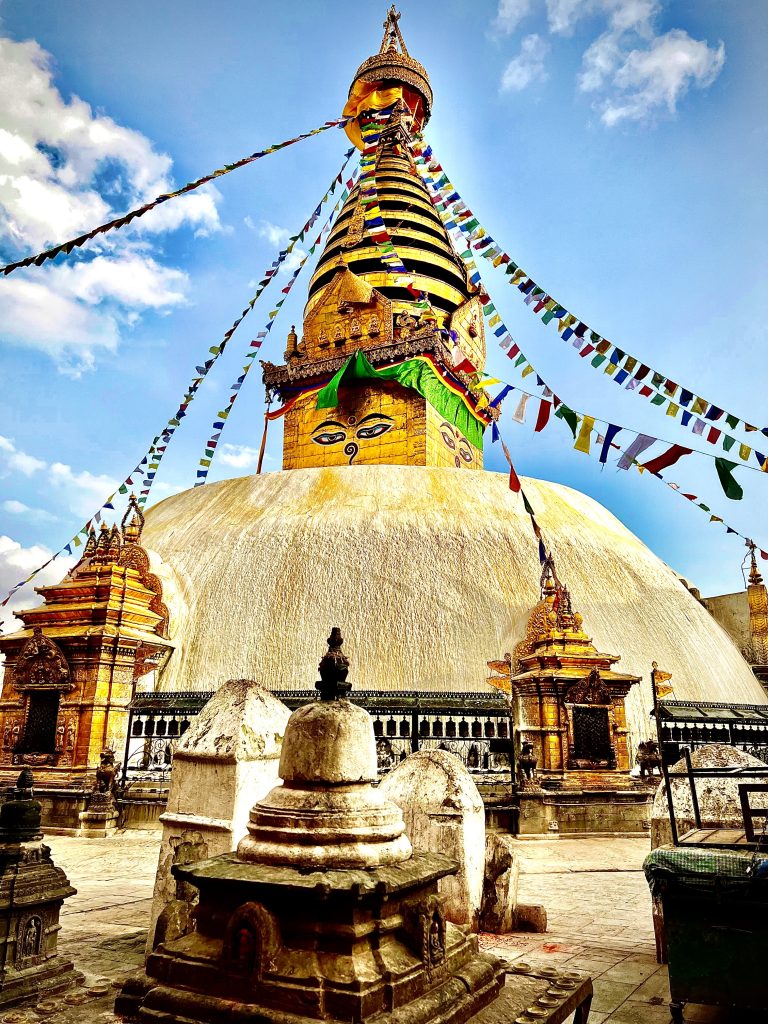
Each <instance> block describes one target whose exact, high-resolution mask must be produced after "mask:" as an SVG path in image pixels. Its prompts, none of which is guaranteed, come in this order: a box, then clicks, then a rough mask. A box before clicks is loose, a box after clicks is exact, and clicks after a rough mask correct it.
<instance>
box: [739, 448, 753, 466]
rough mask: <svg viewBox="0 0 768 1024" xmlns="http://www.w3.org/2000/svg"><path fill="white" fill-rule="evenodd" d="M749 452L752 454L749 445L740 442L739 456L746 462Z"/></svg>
mask: <svg viewBox="0 0 768 1024" xmlns="http://www.w3.org/2000/svg"><path fill="white" fill-rule="evenodd" d="M751 454H752V449H751V448H750V447H749V445H748V444H740V445H739V458H740V459H743V460H744V461H745V462H746V461H747V459H748V458H749V456H750V455H751Z"/></svg>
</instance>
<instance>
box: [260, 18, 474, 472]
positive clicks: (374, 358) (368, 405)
mask: <svg viewBox="0 0 768 1024" xmlns="http://www.w3.org/2000/svg"><path fill="white" fill-rule="evenodd" d="M398 18H399V14H397V13H396V12H395V10H394V8H392V10H390V12H389V15H388V16H387V20H386V21H385V23H384V38H383V39H382V43H381V47H380V50H379V52H378V53H377V54H375V55H374V56H372V57H369V58H368V59H367V60H366V61H364V62H363V64H361V66H360V68H359V69H358V71H357V74H356V75H355V78H354V80H353V82H352V85H351V87H350V90H349V100H348V102H347V105H346V107H345V109H344V113H345V115H346V116H348V117H349V118H350V121H349V122H348V124H347V128H346V130H347V133H348V135H349V137H350V139H352V141H353V142H354V143H355V145H356V146H357V147H358V148H359V149H360V150H361V151H362V152H363V161H364V163H363V166H364V168H365V170H364V171H363V173H362V174H361V179H360V181H359V182H358V184H357V185H356V186H355V187H354V189H353V190H352V191H351V192H350V195H349V197H348V199H347V201H346V202H345V204H344V205H343V207H342V209H341V212H340V214H339V217H338V220H337V221H336V223H335V225H334V227H333V229H332V230H331V232H330V235H329V236H328V240H327V243H326V245H325V249H324V250H323V253H322V255H321V257H320V260H319V263H318V265H317V269H316V270H315V273H314V275H313V277H312V280H311V282H310V286H309V297H308V301H307V304H306V307H305V310H304V323H303V329H302V333H301V337H299V335H298V334H297V332H296V330H295V329H294V328H292V329H291V332H290V334H289V335H288V342H287V346H286V352H285V363H284V364H283V365H282V366H275V365H273V364H271V363H264V364H263V366H264V382H265V385H266V387H267V392H268V395H269V396H270V397H276V398H278V399H279V400H280V401H281V403H282V410H281V412H282V414H283V416H284V427H285V429H284V442H283V468H284V469H302V468H313V467H321V466H342V465H347V464H350V465H352V464H356V465H357V464H366V465H371V464H399V465H414V466H451V467H456V468H467V469H482V465H483V454H482V436H483V430H484V428H485V426H486V425H487V423H488V420H489V415H488V412H487V407H488V402H487V398H486V397H485V394H484V392H483V390H482V388H480V387H479V385H480V378H481V371H482V367H483V365H484V362H485V340H484V335H483V317H482V304H481V301H480V298H479V294H478V289H477V288H476V287H475V286H474V285H473V284H471V282H470V281H469V279H468V276H467V273H466V270H465V268H464V265H463V263H462V261H461V259H460V258H459V257H458V255H457V254H456V252H455V251H454V249H453V247H452V245H451V242H450V240H449V238H448V235H447V233H446V230H445V228H444V227H443V225H442V223H441V221H440V218H439V216H438V215H437V213H436V211H435V210H434V208H433V206H432V202H431V200H430V197H429V194H428V192H427V189H426V186H425V185H424V184H423V182H422V181H421V179H420V177H419V176H418V174H417V173H416V169H415V167H414V165H413V161H412V158H411V152H410V143H411V140H412V138H413V136H414V135H415V134H416V133H417V132H419V131H420V130H421V128H422V127H423V126H424V124H426V122H427V120H428V119H429V115H430V111H431V107H432V89H431V87H430V84H429V78H428V76H427V72H426V71H425V70H424V68H423V67H422V65H421V64H420V63H419V62H418V61H416V60H414V58H413V57H411V56H410V54H409V53H408V51H407V48H406V46H405V43H404V41H403V37H402V35H401V33H400V28H399V25H398Z"/></svg>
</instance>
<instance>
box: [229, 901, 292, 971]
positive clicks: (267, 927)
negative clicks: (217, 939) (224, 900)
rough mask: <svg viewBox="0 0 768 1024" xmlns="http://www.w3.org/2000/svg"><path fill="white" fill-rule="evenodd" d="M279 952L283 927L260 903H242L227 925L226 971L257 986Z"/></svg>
mask: <svg viewBox="0 0 768 1024" xmlns="http://www.w3.org/2000/svg"><path fill="white" fill-rule="evenodd" d="M279 949H280V926H279V924H278V922H277V919H276V918H275V916H274V915H273V914H271V913H270V912H269V911H268V910H267V908H266V907H264V906H262V904H261V903H253V902H249V903H243V905H242V906H240V907H238V908H237V910H236V911H235V913H234V914H233V915H232V917H231V918H230V919H229V922H228V923H227V929H226V932H225V934H224V945H223V958H224V960H225V961H226V964H227V969H228V970H230V971H233V972H235V973H237V974H241V975H243V977H245V978H247V979H248V980H249V981H250V983H251V984H252V985H258V984H259V982H260V981H261V979H262V977H263V976H264V974H265V973H266V972H267V971H269V970H270V969H271V968H272V965H273V962H274V958H275V955H276V954H277V952H278V950H279Z"/></svg>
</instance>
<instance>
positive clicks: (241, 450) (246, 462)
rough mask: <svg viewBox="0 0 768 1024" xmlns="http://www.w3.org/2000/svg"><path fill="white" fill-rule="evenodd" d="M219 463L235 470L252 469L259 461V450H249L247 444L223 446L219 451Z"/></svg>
mask: <svg viewBox="0 0 768 1024" xmlns="http://www.w3.org/2000/svg"><path fill="white" fill-rule="evenodd" d="M218 458H219V461H220V462H221V463H222V464H223V465H225V466H232V467H233V468H234V469H250V468H251V467H252V466H256V465H257V464H258V461H259V450H258V448H249V447H248V445H247V444H223V445H222V446H221V448H219V451H218Z"/></svg>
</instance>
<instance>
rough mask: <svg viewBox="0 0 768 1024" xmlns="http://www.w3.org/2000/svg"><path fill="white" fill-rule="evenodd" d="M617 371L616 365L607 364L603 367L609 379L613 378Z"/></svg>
mask: <svg viewBox="0 0 768 1024" xmlns="http://www.w3.org/2000/svg"><path fill="white" fill-rule="evenodd" d="M617 369H618V366H617V365H616V363H606V364H605V366H604V367H603V373H607V374H608V376H609V377H612V376H613V375H614V373H616V370H617Z"/></svg>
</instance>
